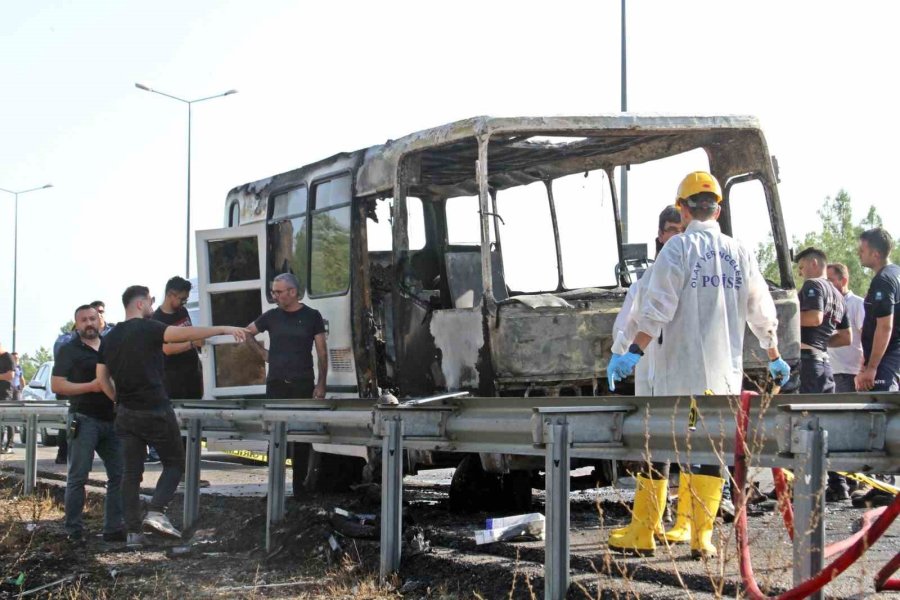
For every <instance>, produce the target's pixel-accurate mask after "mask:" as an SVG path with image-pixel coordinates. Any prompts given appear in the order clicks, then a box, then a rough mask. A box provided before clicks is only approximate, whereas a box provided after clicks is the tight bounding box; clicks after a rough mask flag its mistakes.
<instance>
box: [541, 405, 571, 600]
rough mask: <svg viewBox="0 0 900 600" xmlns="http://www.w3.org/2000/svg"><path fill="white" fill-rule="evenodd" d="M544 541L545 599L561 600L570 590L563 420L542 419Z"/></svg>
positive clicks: (566, 432)
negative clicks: (544, 452)
mask: <svg viewBox="0 0 900 600" xmlns="http://www.w3.org/2000/svg"><path fill="white" fill-rule="evenodd" d="M544 427H545V432H546V438H545V439H546V455H545V456H546V458H545V460H546V467H545V470H544V472H545V474H546V475H545V482H546V483H545V485H546V491H547V500H546V503H547V504H546V508H545V510H546V512H547V519H546V528H547V529H546V534H545V535H546V541H545V542H544V598H545V599H546V600H560V599H562V598H565V597H566V592H567V591H568V589H569V424H568V422H567V421H566V418H565V417H564V416H554V417H550V418H547V419H545V421H544Z"/></svg>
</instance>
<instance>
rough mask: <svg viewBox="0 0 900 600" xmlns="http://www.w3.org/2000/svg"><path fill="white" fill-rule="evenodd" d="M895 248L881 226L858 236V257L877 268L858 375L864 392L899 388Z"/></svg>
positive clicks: (899, 281)
mask: <svg viewBox="0 0 900 600" xmlns="http://www.w3.org/2000/svg"><path fill="white" fill-rule="evenodd" d="M893 248H894V240H893V238H892V237H891V235H890V234H889V233H888V232H887V231H885V230H884V229H882V228H881V227H876V228H875V229H869V230H868V231H864V232H862V234H860V236H859V260H860V262H861V263H862V265H863V266H864V267H866V268H868V269H872V270H873V271H875V277H873V278H872V283H871V284H869V291H868V293H866V299H865V306H866V317H865V319H864V320H863V329H862V347H863V370H862V371H860V373H859V375H857V376H856V389H857V390H859V391H861V392H864V391H873V392H886V391H891V392H894V391H897V390H898V387H900V385H898V384H900V381H898V373H900V325H898V323H900V321H898V319H900V267H898V266H897V265H894V264H891V260H890V258H891V250H893Z"/></svg>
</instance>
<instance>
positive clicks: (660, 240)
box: [612, 205, 684, 396]
mask: <svg viewBox="0 0 900 600" xmlns="http://www.w3.org/2000/svg"><path fill="white" fill-rule="evenodd" d="M683 231H684V227H682V225H681V211H680V210H678V208H676V207H674V206H671V205H670V206H667V207H665V208H664V209H663V210H662V212H661V213H659V231H658V232H657V234H656V254H657V256H658V255H659V252H660V251H661V250H662V248H663V246H665V245H666V242H668V241H669V240H670V239H672V238H673V237H675V236H676V235H678V234H679V233H681V232H683ZM652 268H653V265H652V264H651V265H650V266H649V267H648V268H647V270H646V271H644V273H643V275H641V278H640V279H638V281H635V282H634V283H633V284H631V286H630V287H629V288H628V293H627V294H625V300H624V302H622V308H621V310H619V314H618V315H616V322H615V323H614V324H613V336H612V337H613V345H612V351H613V353H615V354H625V353H626V352H628V345H629V344H631V340H633V339H634V336H635V335H637V332H638V331H637V319H632V318H631V310H632V309H633V308H634V307H635V306H636V305H637V304H639V303H640V295H641V290H642V285H643V286H644V287H646V285H645V284H646V283H647V281H649V280H650V277H649V273H650V270H651V269H652ZM642 282H643V283H642ZM654 346H655V344H650V345H649V346H648V347H647V349H646V352H648V353H649V352H652V349H653V347H654ZM648 364H649V361H647V360H644V361H641V362H639V363H638V365H637V367H635V370H634V395H635V396H649V395H650V387H649V385H648V383H647V365H648Z"/></svg>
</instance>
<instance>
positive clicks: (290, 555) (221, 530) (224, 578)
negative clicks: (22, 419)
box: [0, 449, 900, 599]
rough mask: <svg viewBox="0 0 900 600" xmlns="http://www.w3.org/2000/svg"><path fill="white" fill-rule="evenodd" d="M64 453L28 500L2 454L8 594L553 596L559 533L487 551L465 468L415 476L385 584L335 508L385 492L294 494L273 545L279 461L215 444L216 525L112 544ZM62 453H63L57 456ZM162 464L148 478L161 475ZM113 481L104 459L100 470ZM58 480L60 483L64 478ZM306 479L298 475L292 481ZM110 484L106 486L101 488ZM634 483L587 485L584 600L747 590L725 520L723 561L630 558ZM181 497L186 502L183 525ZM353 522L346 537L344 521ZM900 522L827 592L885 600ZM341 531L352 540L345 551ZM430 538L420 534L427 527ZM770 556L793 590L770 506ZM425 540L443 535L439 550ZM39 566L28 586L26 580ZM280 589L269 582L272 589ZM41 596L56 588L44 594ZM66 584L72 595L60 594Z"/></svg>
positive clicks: (576, 495) (211, 499) (576, 568)
mask: <svg viewBox="0 0 900 600" xmlns="http://www.w3.org/2000/svg"><path fill="white" fill-rule="evenodd" d="M51 450H52V449H41V460H40V462H39V468H40V470H41V472H42V475H43V476H44V477H43V478H42V483H41V486H40V491H41V494H40V495H39V496H38V499H30V498H23V497H21V496H19V495H17V493H18V492H17V486H19V485H20V479H19V478H18V477H17V476H15V474H14V473H13V472H12V471H11V470H14V469H15V468H16V467H17V466H18V465H19V464H20V460H21V457H20V456H18V453H17V454H14V455H12V456H9V455H5V456H3V457H0V460H2V465H0V466H2V467H3V468H4V469H5V470H6V473H5V474H3V475H0V493H2V494H3V495H2V497H0V511H2V516H3V521H4V523H5V525H3V528H2V531H0V567H2V569H3V571H2V573H0V576H2V582H0V599H2V598H12V597H16V595H18V593H20V592H21V591H27V590H29V589H34V588H36V587H39V586H41V585H45V584H49V583H54V582H56V581H58V580H60V579H62V578H66V577H71V579H70V580H68V581H65V582H63V583H60V584H57V585H55V586H53V587H51V588H48V589H47V590H46V591H44V592H39V593H37V594H34V595H32V596H30V597H59V598H82V597H84V598H87V597H90V598H103V597H146V598H156V597H190V598H196V597H204V598H206V597H209V598H224V597H229V598H230V597H255V598H262V597H266V598H282V597H284V598H323V597H324V598H344V597H346V598H351V597H363V598H399V597H403V598H457V597H459V598H476V597H482V598H500V597H504V598H509V597H512V598H530V597H542V596H543V566H542V565H543V542H540V541H523V542H500V543H495V544H489V545H484V546H476V545H475V543H474V538H473V532H474V530H476V529H479V528H481V526H482V525H483V523H484V520H485V519H486V518H488V517H495V516H500V515H496V514H487V513H474V514H452V513H450V512H449V511H448V510H447V504H448V491H449V481H450V476H451V474H452V470H446V469H445V470H440V471H426V472H422V473H420V474H419V475H417V476H415V477H407V478H406V479H405V490H404V500H405V506H404V514H403V517H404V533H405V538H406V541H407V544H406V545H405V547H404V558H403V563H402V567H401V571H400V573H399V574H398V576H397V577H396V578H394V579H393V580H392V581H391V582H390V585H389V586H387V587H382V588H378V586H377V583H376V578H375V577H374V575H373V572H377V568H378V551H379V546H378V541H377V539H372V535H373V534H374V535H376V536H377V527H372V528H365V527H363V528H361V529H359V530H354V531H350V533H351V534H353V535H356V536H357V537H356V538H353V537H348V536H344V535H341V534H340V533H339V532H340V531H341V530H344V531H345V532H346V531H347V527H346V523H343V524H342V523H340V522H336V521H335V519H334V517H332V516H331V515H330V511H331V510H332V509H333V508H334V507H342V508H345V509H348V510H351V511H355V512H359V513H364V512H368V513H377V512H378V492H377V489H372V488H369V489H368V490H358V491H356V492H349V493H346V494H337V495H310V496H308V497H305V498H304V499H303V500H302V501H300V502H294V501H289V502H288V514H287V518H286V520H285V522H284V524H283V525H282V526H281V527H280V528H279V530H278V531H277V532H276V539H277V543H276V548H275V550H274V552H272V553H271V554H268V555H267V554H266V553H265V551H264V531H265V528H264V525H265V498H264V497H263V495H264V493H265V487H264V485H263V483H264V481H265V466H262V465H258V464H254V463H249V462H247V461H242V460H237V459H231V458H230V457H226V456H222V455H206V456H205V457H204V462H203V466H202V468H203V478H204V479H208V480H210V482H211V485H210V487H208V488H205V489H204V490H202V492H203V494H204V495H203V497H202V498H201V521H200V523H199V524H198V526H197V528H196V529H195V531H193V532H189V533H192V537H191V538H190V539H189V540H185V541H175V542H163V541H160V540H156V541H154V542H153V544H152V545H151V546H150V547H148V548H146V549H145V550H143V551H140V552H127V551H125V550H124V549H123V548H122V544H108V543H104V542H103V541H102V540H101V539H100V538H99V537H97V536H96V535H94V536H92V537H90V538H89V539H88V541H87V543H86V545H84V546H74V545H72V544H70V543H69V542H67V541H66V540H65V536H64V534H63V532H62V528H61V521H60V520H61V507H60V504H59V502H60V501H61V498H62V488H61V487H60V483H61V481H60V479H61V473H62V467H58V466H55V465H52V456H50V451H51ZM48 457H49V458H48ZM157 470H158V468H157V467H155V466H152V465H151V466H150V467H149V471H148V473H147V476H146V477H145V482H144V484H145V485H148V486H149V485H152V484H153V483H154V482H155V473H156V472H157ZM92 477H93V478H94V483H95V484H96V486H102V484H103V473H102V469H96V470H95V472H94V474H93V476H92ZM54 478H55V479H54ZM288 480H290V478H288ZM99 489H100V488H99V487H98V488H97V491H98V492H99ZM630 496H631V492H629V491H628V490H616V489H612V488H601V489H592V490H583V491H578V492H573V493H572V495H571V516H572V528H571V533H570V535H571V538H570V540H571V552H572V558H571V568H572V583H573V585H572V586H571V588H570V590H569V597H570V598H598V597H602V598H613V597H616V598H619V597H641V598H685V597H694V598H714V597H723V596H724V597H736V596H739V595H740V590H741V584H740V579H739V576H738V565H737V561H736V557H735V544H734V539H733V538H734V535H733V529H732V528H731V526H728V525H724V524H721V523H720V524H719V527H718V528H717V530H718V533H719V535H720V536H721V537H720V539H719V543H718V546H719V548H720V549H721V552H720V559H718V560H714V561H708V562H702V561H693V560H691V559H690V558H689V554H690V553H689V550H688V549H687V548H685V547H683V546H673V547H671V548H668V549H666V548H663V549H662V550H661V551H659V552H657V556H655V557H652V558H625V557H622V556H620V555H617V554H611V553H610V552H609V551H608V550H607V548H606V545H605V540H606V538H607V536H608V532H609V529H610V528H612V527H616V526H620V525H621V524H623V523H624V522H625V521H626V518H627V508H625V505H624V504H623V501H626V502H627V501H628V500H629V499H630ZM534 498H535V506H534V511H536V512H543V511H544V506H543V492H542V491H540V490H534ZM180 503H181V496H180V495H179V496H178V497H177V498H176V502H175V504H174V505H173V506H172V507H171V509H170V515H171V516H172V518H173V521H174V522H176V524H177V523H178V522H180V514H181V513H180V511H181V504H180ZM101 506H102V497H101V496H100V495H99V493H95V494H92V495H91V500H90V502H89V505H88V525H89V527H92V528H93V530H94V532H95V533H96V532H97V531H98V530H99V519H100V515H101ZM862 512H863V511H862V510H859V509H854V508H851V507H850V506H849V505H846V506H840V507H836V506H833V505H829V508H828V513H827V521H826V527H827V535H828V538H829V541H833V540H836V539H839V538H843V537H845V536H846V535H848V534H849V533H851V532H852V530H853V528H854V527H855V525H856V523H857V522H858V520H859V518H860V516H861V515H862ZM336 530H337V531H338V533H335V531H336ZM898 535H900V525H895V526H893V527H892V528H891V529H890V530H889V531H888V533H887V534H886V535H885V536H884V537H883V538H882V539H881V540H880V541H879V542H878V543H877V544H876V545H875V546H874V547H873V548H872V549H871V550H870V551H869V552H868V553H867V554H866V555H865V559H864V560H863V561H860V563H858V564H857V565H855V566H854V567H853V568H851V569H850V570H849V571H848V572H847V573H846V574H844V575H843V576H842V577H841V578H840V579H839V580H838V581H837V582H836V583H835V584H832V585H831V586H829V588H828V589H827V592H828V595H829V596H831V597H841V598H851V597H852V598H860V597H866V598H868V597H876V596H877V595H876V594H875V593H874V587H873V583H872V580H873V577H874V574H875V572H876V571H877V570H878V568H880V566H881V565H883V564H884V563H885V562H886V561H887V560H889V559H890V558H891V557H892V556H893V555H894V554H895V553H896V552H898V551H900V538H898ZM330 536H334V538H335V541H336V542H337V545H338V546H339V550H337V551H336V550H333V549H332V547H331V545H330V544H329V541H328V540H329V537H330ZM417 536H419V537H418V540H419V541H418V542H417V541H416V537H417ZM750 536H751V538H750V539H751V548H752V554H753V561H754V567H755V569H756V573H757V577H758V580H759V582H760V585H761V586H762V587H763V589H764V590H769V591H771V592H777V591H779V590H783V589H786V588H788V587H790V582H791V552H792V550H791V545H790V542H789V539H788V536H787V534H786V533H785V531H784V527H783V526H782V524H781V519H780V516H779V515H778V514H777V513H775V512H773V511H768V512H762V513H760V514H756V515H753V516H751V518H750ZM421 540H425V541H426V542H427V546H428V547H427V548H423V545H422V543H421ZM19 573H25V582H24V583H23V585H21V586H16V585H14V583H11V582H10V581H11V580H12V579H14V578H15V577H16V576H18V574H19ZM261 586H266V587H261ZM41 594H44V595H43V596H41ZM53 594H57V595H53Z"/></svg>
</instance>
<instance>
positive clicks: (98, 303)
mask: <svg viewBox="0 0 900 600" xmlns="http://www.w3.org/2000/svg"><path fill="white" fill-rule="evenodd" d="M88 306H90V307H91V308H100V307H101V306H102V307H103V308H106V302H104V301H103V300H94V301H93V302H91V303H90V304H89V305H88Z"/></svg>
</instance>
